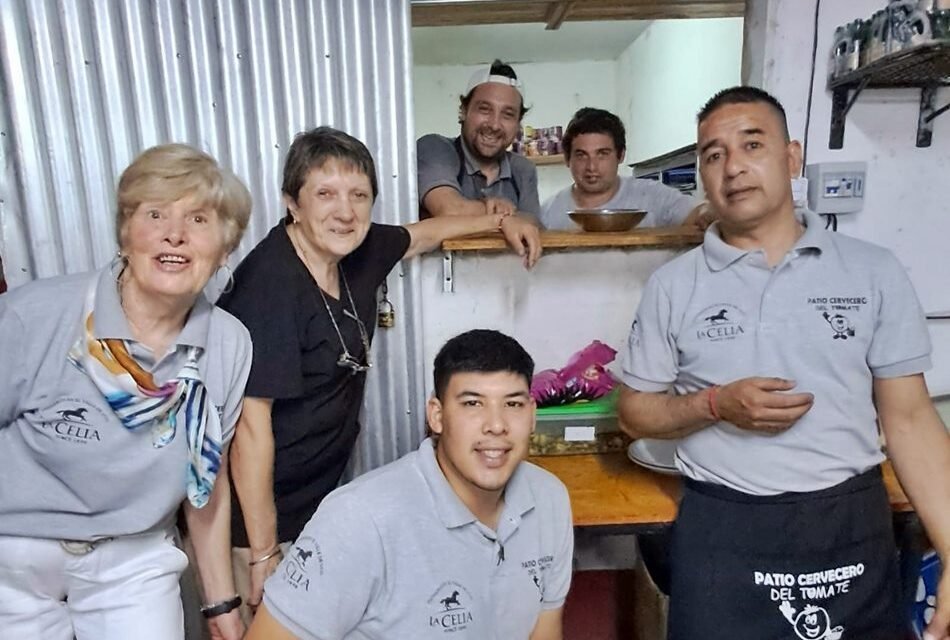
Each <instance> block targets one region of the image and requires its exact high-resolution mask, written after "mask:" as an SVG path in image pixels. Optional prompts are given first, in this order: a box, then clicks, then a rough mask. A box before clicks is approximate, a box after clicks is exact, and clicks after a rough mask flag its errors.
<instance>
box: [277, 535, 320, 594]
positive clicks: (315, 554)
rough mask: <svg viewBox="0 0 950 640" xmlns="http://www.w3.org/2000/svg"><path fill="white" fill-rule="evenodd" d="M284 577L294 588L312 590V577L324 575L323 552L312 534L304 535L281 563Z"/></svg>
mask: <svg viewBox="0 0 950 640" xmlns="http://www.w3.org/2000/svg"><path fill="white" fill-rule="evenodd" d="M281 567H283V579H284V582H286V583H287V584H288V585H290V586H291V587H292V588H294V589H303V590H304V591H310V579H311V578H312V577H313V576H315V575H323V554H322V553H321V552H320V545H318V544H317V541H316V540H314V539H313V538H311V537H310V536H302V537H301V538H300V539H298V540H297V542H295V543H294V546H293V547H291V548H290V553H289V554H288V556H287V558H286V559H285V560H284V562H283V563H282V564H281Z"/></svg>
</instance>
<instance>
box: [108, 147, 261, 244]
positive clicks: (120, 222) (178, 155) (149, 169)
mask: <svg viewBox="0 0 950 640" xmlns="http://www.w3.org/2000/svg"><path fill="white" fill-rule="evenodd" d="M190 195H193V196H195V197H196V198H197V199H198V200H199V201H201V202H202V203H203V204H204V205H205V206H207V207H210V208H212V209H214V210H215V211H216V212H217V213H218V218H219V219H220V220H221V222H222V223H223V224H224V228H225V242H226V244H227V247H228V253H231V252H232V251H234V249H235V248H236V247H237V245H238V243H239V242H240V241H241V236H242V235H244V230H245V229H246V228H247V222H248V219H250V217H251V206H252V201H251V194H250V192H249V191H248V190H247V187H245V186H244V183H243V182H241V181H240V179H238V177H237V176H235V175H234V174H233V173H231V172H230V171H228V170H227V169H225V168H223V167H221V166H219V165H218V163H217V161H215V159H214V158H212V157H211V156H209V155H208V154H207V153H203V152H201V151H199V150H198V149H195V148H194V147H190V146H188V145H186V144H162V145H158V146H155V147H151V148H150V149H146V150H145V151H143V152H142V153H141V154H139V156H138V157H137V158H135V160H133V161H132V164H130V165H129V166H128V167H127V168H126V170H125V171H123V172H122V176H121V177H120V178H119V186H118V189H117V193H116V197H117V201H118V208H117V210H116V218H115V232H116V238H117V240H118V242H119V245H120V246H121V245H122V234H123V231H124V230H125V227H126V224H127V223H128V221H129V217H130V216H131V215H132V213H134V212H135V210H136V209H137V208H138V207H139V205H141V204H142V203H143V202H163V203H164V202H174V201H175V200H179V199H181V198H184V197H186V196H190Z"/></svg>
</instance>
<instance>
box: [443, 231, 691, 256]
mask: <svg viewBox="0 0 950 640" xmlns="http://www.w3.org/2000/svg"><path fill="white" fill-rule="evenodd" d="M702 241H703V233H702V232H701V231H699V230H697V229H694V228H691V227H654V228H647V229H633V230H631V231H622V232H617V233H591V232H588V231H579V230H578V231H542V232H541V246H542V247H544V248H545V249H597V248H608V247H612V248H623V247H634V248H636V247H652V248H678V247H681V248H685V247H692V246H695V245H697V244H699V243H700V242H702ZM507 248H508V245H507V244H505V239H504V238H503V237H502V235H501V234H500V233H498V232H492V233H484V234H478V235H472V236H465V237H464V238H455V239H452V240H446V241H445V242H443V243H442V250H443V251H505V250H507Z"/></svg>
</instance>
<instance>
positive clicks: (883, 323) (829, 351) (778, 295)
mask: <svg viewBox="0 0 950 640" xmlns="http://www.w3.org/2000/svg"><path fill="white" fill-rule="evenodd" d="M698 147H699V152H700V171H701V174H702V178H703V182H704V185H705V187H706V192H707V196H708V197H709V199H710V201H711V202H712V204H713V206H714V208H715V210H716V211H717V213H718V214H719V221H718V222H717V223H716V224H714V225H712V226H711V227H710V228H709V229H708V230H707V231H706V236H705V240H704V242H703V245H702V247H699V248H697V249H694V250H692V251H690V252H688V253H687V254H685V255H683V256H681V257H679V258H677V259H676V260H673V261H672V262H670V263H669V264H667V265H664V266H663V267H661V268H660V269H658V270H657V272H656V273H655V274H654V275H653V276H652V277H651V279H650V281H649V282H648V284H647V286H646V288H645V290H644V293H643V297H642V299H641V301H640V305H639V308H638V310H637V314H636V318H635V319H634V321H633V326H632V328H631V332H630V338H629V344H628V351H627V354H626V360H625V363H624V372H623V376H624V383H625V385H626V387H625V388H624V390H623V393H622V395H621V400H620V404H619V412H620V416H621V423H622V426H623V427H624V428H625V430H626V431H627V432H628V433H629V434H630V435H632V436H633V437H636V438H640V437H655V438H682V441H681V443H680V445H679V447H678V451H677V466H678V467H679V469H680V470H681V471H682V472H683V474H684V475H685V476H686V486H685V490H684V497H683V500H682V503H681V505H680V510H679V516H678V519H677V522H676V526H675V527H674V529H673V542H672V549H671V562H672V578H671V592H670V615H669V620H670V629H669V636H668V637H669V638H671V639H674V640H680V639H693V638H704V639H710V640H715V639H717V638H723V639H726V638H728V639H729V640H736V639H744V638H748V639H749V640H760V639H761V638H792V637H798V638H802V639H805V640H816V639H819V638H820V639H822V640H826V639H828V640H830V639H834V640H836V639H838V638H841V637H846V638H860V639H861V640H873V639H875V638H880V639H882V640H883V639H893V638H901V637H904V635H903V634H904V633H905V632H906V622H905V617H906V616H905V612H904V611H903V607H902V606H901V603H900V594H899V593H898V585H899V580H898V574H897V567H896V554H895V548H894V540H893V532H892V530H891V519H890V512H889V509H888V501H887V495H886V492H885V490H884V487H883V483H882V480H881V473H880V470H879V467H878V465H879V464H880V463H881V462H882V460H883V459H884V456H883V454H882V453H881V449H880V446H879V441H878V428H877V421H880V425H881V428H882V430H883V433H884V436H885V437H886V440H887V449H888V454H889V456H890V458H891V460H892V461H893V464H894V467H895V469H896V471H897V474H898V476H899V478H900V480H901V483H902V485H903V487H904V489H905V490H906V492H907V494H908V496H909V497H910V499H911V501H912V502H913V504H914V506H915V508H916V510H917V512H918V514H919V515H920V518H921V520H922V521H923V523H924V525H925V526H926V528H927V530H928V532H929V534H930V538H931V540H932V541H933V543H934V546H935V547H936V549H937V550H938V552H939V553H940V554H941V558H942V559H943V561H944V564H946V562H947V559H948V557H950V509H948V508H947V507H948V505H950V437H948V434H947V431H946V429H945V428H944V425H943V424H942V423H941V421H940V418H939V417H938V416H937V413H936V412H935V411H934V409H933V406H932V404H931V403H930V399H929V397H928V393H927V388H926V384H925V382H924V378H923V375H922V372H923V371H924V370H926V369H927V368H928V367H929V366H930V341H929V337H928V334H927V327H926V324H925V321H924V318H923V314H922V312H921V309H920V305H919V303H918V302H917V298H916V296H915V294H914V291H913V288H912V287H911V285H910V282H909V281H908V278H907V276H906V274H905V272H904V270H903V268H902V267H901V265H900V264H899V263H898V262H897V260H896V259H895V258H894V256H893V255H892V254H891V253H890V252H889V251H887V250H885V249H883V248H880V247H877V246H874V245H871V244H869V243H866V242H862V241H860V240H855V239H852V238H849V237H847V236H843V235H839V234H836V233H831V232H828V231H826V230H824V228H823V224H822V222H821V221H820V219H819V218H818V216H816V215H815V214H813V213H811V212H809V211H796V210H795V209H794V206H793V202H792V195H791V187H790V179H791V177H793V176H796V175H798V173H799V171H800V168H801V147H800V145H799V144H798V143H797V142H794V141H790V140H789V138H788V131H787V126H786V124H785V113H784V110H783V109H782V107H781V105H780V104H779V103H778V102H777V101H776V100H775V99H774V98H773V97H772V96H770V95H769V94H767V93H765V92H763V91H760V90H758V89H753V88H750V87H736V88H733V89H728V90H725V91H723V92H721V93H719V94H717V95H716V96H715V97H713V98H712V99H711V100H710V101H709V102H708V103H707V105H706V106H705V107H704V108H703V110H702V111H701V112H700V114H699V127H698ZM670 391H672V393H670ZM948 625H950V580H948V578H947V577H946V576H945V577H944V579H943V581H942V582H941V585H940V589H939V595H938V601H937V608H936V613H935V615H934V618H933V621H932V622H931V625H930V627H929V632H930V633H931V634H932V637H933V638H946V637H948V635H947V634H948Z"/></svg>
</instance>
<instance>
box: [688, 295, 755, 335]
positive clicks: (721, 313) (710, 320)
mask: <svg viewBox="0 0 950 640" xmlns="http://www.w3.org/2000/svg"><path fill="white" fill-rule="evenodd" d="M744 317H745V313H744V312H743V311H742V309H740V308H739V307H737V306H735V305H733V304H729V303H728V302H720V303H717V304H714V305H710V306H708V307H706V308H705V309H702V310H701V311H699V313H697V314H696V315H695V316H693V326H694V327H695V328H696V338H697V339H698V340H700V341H702V342H729V341H732V340H736V339H739V338H741V337H742V336H743V335H745V327H743V326H742V321H743V319H744Z"/></svg>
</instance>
